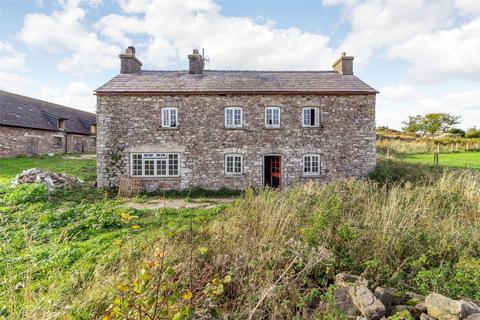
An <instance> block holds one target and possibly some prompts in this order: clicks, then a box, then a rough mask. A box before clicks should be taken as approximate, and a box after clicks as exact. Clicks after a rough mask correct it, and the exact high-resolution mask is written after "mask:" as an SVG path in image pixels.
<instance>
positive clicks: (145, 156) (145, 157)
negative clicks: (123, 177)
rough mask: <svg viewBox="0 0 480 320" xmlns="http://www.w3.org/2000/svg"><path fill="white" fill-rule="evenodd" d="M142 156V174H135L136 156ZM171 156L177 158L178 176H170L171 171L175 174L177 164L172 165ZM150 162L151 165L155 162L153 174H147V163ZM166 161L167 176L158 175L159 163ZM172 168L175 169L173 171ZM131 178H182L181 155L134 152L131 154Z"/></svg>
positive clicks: (152, 168)
mask: <svg viewBox="0 0 480 320" xmlns="http://www.w3.org/2000/svg"><path fill="white" fill-rule="evenodd" d="M137 155H141V156H142V157H141V160H140V161H141V167H140V168H141V174H140V175H138V174H134V172H135V170H134V166H135V164H137V163H135V162H134V160H136V159H134V156H137ZM157 155H164V157H163V156H162V157H160V156H157ZM170 156H176V159H173V160H176V174H169V173H170V170H172V171H174V172H175V164H171V163H170ZM146 161H148V162H149V163H150V162H151V161H153V166H152V167H151V170H153V174H145V169H146V167H145V162H146ZM162 161H165V172H166V174H164V175H160V174H158V167H159V163H160V162H162ZM171 166H173V167H174V168H173V169H171ZM130 176H131V177H139V178H178V177H180V176H181V173H180V153H178V152H132V153H130Z"/></svg>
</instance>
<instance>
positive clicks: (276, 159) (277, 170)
mask: <svg viewBox="0 0 480 320" xmlns="http://www.w3.org/2000/svg"><path fill="white" fill-rule="evenodd" d="M264 175H265V176H264V186H269V187H271V188H278V187H280V186H281V184H282V158H281V156H265V163H264Z"/></svg>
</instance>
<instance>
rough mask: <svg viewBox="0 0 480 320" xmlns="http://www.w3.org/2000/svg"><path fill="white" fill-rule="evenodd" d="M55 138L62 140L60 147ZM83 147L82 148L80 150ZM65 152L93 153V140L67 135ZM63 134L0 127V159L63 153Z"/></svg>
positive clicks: (83, 136)
mask: <svg viewBox="0 0 480 320" xmlns="http://www.w3.org/2000/svg"><path fill="white" fill-rule="evenodd" d="M55 137H61V138H62V145H61V146H56V145H55ZM82 146H83V148H82ZM67 147H68V148H67V151H68V152H69V153H70V152H71V153H76V152H82V150H83V152H89V153H91V152H95V150H96V145H95V140H94V138H93V137H91V136H86V135H80V134H70V133H69V134H68V135H67ZM64 152H65V133H64V132H61V131H50V130H38V129H30V128H20V127H10V126H0V157H13V156H20V155H34V154H49V153H64Z"/></svg>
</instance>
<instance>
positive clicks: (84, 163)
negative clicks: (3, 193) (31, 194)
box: [0, 154, 96, 183]
mask: <svg viewBox="0 0 480 320" xmlns="http://www.w3.org/2000/svg"><path fill="white" fill-rule="evenodd" d="M30 168H39V169H43V170H49V171H55V172H61V173H67V174H70V175H73V176H76V177H78V178H80V179H82V180H84V181H88V182H92V183H93V182H94V181H95V178H96V162H95V157H94V156H93V155H92V157H90V158H85V157H80V156H78V155H65V154H59V155H55V156H37V157H13V158H0V183H7V182H8V181H9V180H11V179H13V178H14V177H15V176H16V175H17V174H19V173H20V172H22V171H23V170H25V169H30Z"/></svg>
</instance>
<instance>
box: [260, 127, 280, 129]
mask: <svg viewBox="0 0 480 320" xmlns="http://www.w3.org/2000/svg"><path fill="white" fill-rule="evenodd" d="M263 128H264V129H265V130H282V129H283V128H282V127H263Z"/></svg>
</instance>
